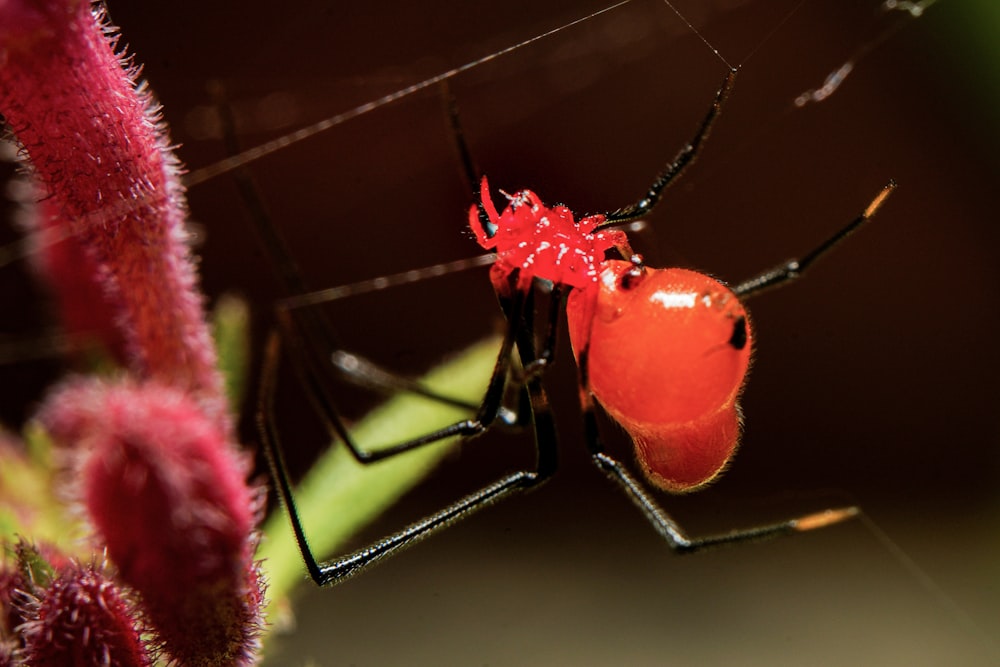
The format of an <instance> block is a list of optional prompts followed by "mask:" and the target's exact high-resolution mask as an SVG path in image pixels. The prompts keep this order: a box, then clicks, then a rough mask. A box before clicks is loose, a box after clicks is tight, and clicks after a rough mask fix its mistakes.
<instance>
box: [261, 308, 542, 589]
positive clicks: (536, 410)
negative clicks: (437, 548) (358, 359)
mask: <svg viewBox="0 0 1000 667" xmlns="http://www.w3.org/2000/svg"><path fill="white" fill-rule="evenodd" d="M501 304H502V305H503V307H504V312H505V313H506V314H507V316H508V319H509V320H510V322H511V326H510V330H511V331H513V332H514V333H513V334H509V335H508V337H509V338H511V339H512V340H513V341H514V342H516V344H517V348H518V354H519V355H520V359H521V363H522V365H523V366H525V367H529V366H530V365H531V363H532V362H533V361H534V360H535V358H536V354H535V349H534V340H533V337H534V332H533V331H532V330H531V329H530V328H526V327H523V326H520V325H522V324H524V323H527V324H530V320H531V316H530V308H531V299H530V298H525V297H523V296H522V297H520V298H510V299H504V298H502V299H501ZM507 351H508V355H507V356H508V357H509V356H510V355H509V352H510V351H511V347H510V345H508V346H507ZM279 356H280V352H279V338H278V337H277V336H272V338H271V342H270V344H269V346H268V357H267V359H266V361H265V370H264V378H263V380H262V387H261V405H260V410H259V412H258V420H259V427H260V431H261V435H262V439H263V444H264V451H265V454H266V457H267V461H268V464H269V466H270V468H271V472H272V476H273V477H274V479H275V480H276V483H277V486H278V493H279V495H280V497H281V500H282V503H283V504H284V505H285V508H286V510H287V512H288V516H289V519H290V521H291V524H292V530H293V532H294V533H295V539H296V541H297V542H298V545H299V549H300V551H301V552H302V557H303V560H304V561H305V563H306V568H307V569H308V571H309V575H310V576H311V577H312V579H313V580H314V581H315V582H316V583H317V584H318V585H321V586H324V585H333V584H336V583H339V582H341V581H344V580H346V579H349V578H351V577H353V576H355V575H356V574H358V573H360V572H362V571H363V570H365V569H367V568H369V567H371V566H372V565H374V564H376V563H377V562H378V561H380V560H381V559H383V558H385V557H387V556H390V555H392V554H393V553H395V552H396V551H398V550H399V549H402V548H404V547H407V546H410V545H412V544H415V543H416V542H418V541H419V540H422V539H424V538H425V537H428V536H430V535H432V534H434V533H436V532H437V531H439V530H441V529H443V528H445V527H446V526H448V525H450V524H452V523H454V522H456V521H459V520H461V519H463V518H465V517H466V516H469V515H470V514H472V513H474V512H476V511H478V510H480V509H483V508H484V507H487V506H489V505H491V504H493V503H495V502H498V501H500V500H502V499H504V498H506V497H508V496H510V495H512V494H513V493H515V492H519V491H523V490H526V489H529V488H532V487H534V486H536V485H537V484H539V483H541V482H542V481H544V480H546V479H547V478H548V477H550V476H551V475H552V474H553V473H554V472H555V469H556V466H557V443H556V431H555V424H554V422H553V419H552V416H551V413H550V409H549V403H548V398H547V397H546V395H545V392H544V389H543V388H542V384H541V379H540V377H538V375H537V374H536V375H534V376H532V377H529V378H528V379H527V382H526V384H525V386H524V388H523V390H524V391H525V392H526V393H527V395H528V400H529V405H530V410H529V412H530V415H531V420H532V423H533V425H534V430H535V442H536V451H537V457H536V463H535V467H534V469H532V470H521V471H518V472H515V473H511V474H508V475H505V476H504V477H501V478H500V479H498V480H497V481H495V482H493V483H492V484H489V485H487V486H484V487H482V488H481V489H479V490H478V491H475V492H473V493H471V494H469V495H467V496H465V497H464V498H461V499H460V500H458V501H456V502H454V503H452V504H451V505H449V506H447V507H445V508H444V509H442V510H440V511H438V512H435V513H434V514H432V515H430V516H428V517H426V518H424V519H422V520H420V521H417V522H415V523H413V524H411V525H409V526H407V527H406V528H404V529H402V530H400V531H398V532H396V533H394V534H392V535H389V536H388V537H385V538H383V539H381V540H378V541H376V542H374V543H373V544H371V545H369V546H367V547H364V548H362V549H359V550H357V551H355V552H353V553H351V554H347V555H345V556H341V557H338V558H334V559H333V560H330V561H327V562H319V561H318V560H317V559H316V556H315V554H313V552H312V550H311V549H310V547H309V543H308V540H307V539H306V535H305V530H304V529H303V526H302V522H301V519H300V518H299V514H298V511H297V509H296V507H295V501H294V498H293V494H292V486H291V482H290V478H289V475H288V470H287V467H286V465H285V462H284V458H283V456H282V453H281V452H282V448H281V446H280V436H279V433H278V429H277V427H276V424H275V418H274V409H273V402H274V395H275V391H276V380H277V366H278V358H279ZM498 365H499V362H498ZM438 439H440V438H438ZM426 441H429V440H425V439H423V438H421V439H418V440H417V441H414V442H416V443H417V444H418V445H419V444H424V442H426ZM404 444H405V443H404ZM410 448H412V447H410ZM397 449H398V448H397ZM394 453H398V451H396V452H394Z"/></svg>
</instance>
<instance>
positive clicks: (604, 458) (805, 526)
mask: <svg viewBox="0 0 1000 667" xmlns="http://www.w3.org/2000/svg"><path fill="white" fill-rule="evenodd" d="M580 395H581V402H582V405H583V419H584V432H585V437H586V440H587V447H588V448H589V450H590V456H591V459H592V460H593V462H594V464H595V465H596V466H597V467H598V468H599V469H600V470H601V471H602V472H603V473H604V474H605V475H607V476H608V477H609V478H610V479H611V480H612V481H614V482H615V483H616V484H618V486H619V487H620V488H621V489H622V491H624V492H625V495H626V496H628V498H629V500H631V501H632V503H633V504H634V505H635V506H636V507H638V508H639V510H641V511H642V513H643V515H644V516H645V517H646V519H647V520H648V521H649V523H650V524H652V526H653V528H654V530H656V532H657V533H658V534H659V535H660V536H661V537H663V539H664V540H666V542H667V545H668V546H669V547H670V548H671V549H673V550H674V551H677V552H680V553H691V552H694V551H699V550H702V549H706V548H709V547H716V546H722V545H727V544H738V543H740V542H749V541H755V540H763V539H769V538H772V537H779V536H781V535H790V534H793V533H798V532H803V531H806V530H814V529H816V528H822V527H824V526H829V525H831V524H834V523H839V522H841V521H844V520H846V519H849V518H851V517H853V516H855V515H856V514H857V513H858V511H859V510H858V509H857V508H856V507H843V508H838V509H830V510H823V511H821V512H814V513H811V514H806V515H803V516H799V517H796V518H793V519H787V520H785V521H780V522H777V523H771V524H766V525H763V526H754V527H752V528H743V529H738V530H733V531H731V532H728V533H720V534H716V535H707V536H703V537H691V536H689V535H688V534H687V532H686V531H685V530H684V529H683V528H681V526H680V525H679V524H678V523H677V522H676V521H674V520H673V519H672V518H671V517H670V515H669V514H667V513H666V512H665V511H664V510H663V508H661V507H660V505H659V504H658V503H657V502H656V500H655V499H654V497H653V494H652V493H651V492H650V491H649V490H648V489H647V488H646V487H645V486H644V485H643V484H642V483H641V482H640V481H639V480H638V479H636V478H635V476H633V475H632V473H631V472H629V470H628V469H627V468H626V467H625V465H624V464H623V463H622V462H621V461H619V460H618V459H616V458H614V457H612V456H611V455H610V454H608V453H607V452H606V451H605V450H604V445H603V443H602V442H601V439H600V435H599V432H598V427H597V417H596V414H595V412H594V402H593V397H592V396H591V394H590V392H589V391H587V390H581V392H580Z"/></svg>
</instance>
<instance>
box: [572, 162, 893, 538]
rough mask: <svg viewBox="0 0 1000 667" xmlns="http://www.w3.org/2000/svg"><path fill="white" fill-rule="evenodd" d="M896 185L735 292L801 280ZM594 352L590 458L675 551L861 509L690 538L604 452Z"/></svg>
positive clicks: (587, 410) (788, 530) (587, 402)
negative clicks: (830, 232)
mask: <svg viewBox="0 0 1000 667" xmlns="http://www.w3.org/2000/svg"><path fill="white" fill-rule="evenodd" d="M895 187H896V183H895V182H893V181H890V182H889V183H888V184H887V185H886V186H885V187H884V188H883V189H882V190H881V192H879V194H878V195H876V196H875V198H874V199H872V201H871V202H870V203H869V204H868V206H867V207H865V209H864V211H862V212H861V213H860V214H859V215H858V216H857V217H856V218H855V219H854V220H852V221H851V222H850V223H848V224H847V225H845V226H844V227H842V228H841V229H839V230H838V231H837V232H836V233H834V234H833V235H832V236H830V237H829V238H828V239H826V240H825V241H823V242H822V243H820V244H819V245H818V246H816V247H815V248H814V249H813V250H811V251H809V252H808V253H806V254H805V255H804V256H803V257H802V258H801V259H798V260H791V261H788V262H786V263H784V264H781V265H779V266H777V267H775V268H773V269H770V270H767V271H764V272H762V273H761V274H759V275H758V276H756V277H754V278H751V279H749V280H746V281H744V282H742V283H740V284H739V285H737V286H736V287H735V288H734V290H733V291H734V292H735V293H736V294H737V295H739V296H740V297H742V298H746V297H749V296H752V295H754V294H758V293H760V292H761V291H762V290H764V289H767V288H770V287H779V286H781V285H786V284H788V283H789V282H790V281H792V280H794V279H796V278H799V277H801V276H802V274H803V273H804V272H805V270H806V269H807V268H809V267H810V266H812V264H813V263H814V262H815V261H816V260H817V259H819V258H820V257H822V256H824V255H825V254H826V253H828V252H829V251H830V250H832V249H833V248H834V247H835V246H836V245H837V244H839V243H840V242H841V241H843V240H844V239H845V238H847V237H848V236H849V235H851V234H852V233H853V232H855V231H857V230H858V229H859V228H860V227H861V226H862V225H864V224H865V223H866V222H868V221H869V220H871V218H872V216H874V215H875V213H876V212H877V211H878V209H879V208H880V207H881V206H882V204H883V203H884V202H885V200H886V198H887V197H888V196H889V195H890V194H891V193H892V191H893V190H894V189H895ZM588 351H589V349H584V350H583V351H582V352H581V354H580V360H579V366H580V368H581V391H580V400H581V405H582V408H583V418H584V427H585V437H586V440H587V446H588V448H589V449H590V454H591V458H592V459H593V461H594V464H595V465H596V466H597V467H598V468H599V469H600V470H601V471H603V472H604V473H605V474H606V475H607V476H608V477H610V478H611V479H612V480H613V481H614V482H616V483H617V484H618V486H619V487H621V489H622V490H623V491H624V492H625V494H626V495H627V496H628V497H629V499H630V500H631V501H632V502H633V503H634V504H635V505H636V506H637V507H638V508H639V509H640V510H641V511H642V513H643V514H644V515H645V517H646V519H647V520H648V521H649V522H650V523H651V524H652V525H653V528H654V529H655V530H656V532H657V533H659V534H660V535H661V536H662V537H663V538H664V539H665V540H666V541H667V544H668V545H669V546H670V548H671V549H673V550H675V551H678V552H683V553H689V552H692V551H698V550H701V549H705V548H708V547H715V546H722V545H726V544H736V543H740V542H747V541H752V540H761V539H767V538H772V537H778V536H781V535H789V534H793V533H798V532H803V531H806V530H814V529H816V528H823V527H825V526H829V525H831V524H834V523H839V522H840V521H844V520H846V519H849V518H851V517H853V516H856V515H857V514H858V513H859V512H860V510H859V509H858V508H857V507H840V508H835V509H828V510H824V511H821V512H815V513H811V514H806V515H803V516H799V517H795V518H792V519H787V520H785V521H780V522H777V523H771V524H766V525H764V526H755V527H751V528H745V529H739V530H734V531H731V532H728V533H722V534H717V535H709V536H705V537H698V538H692V537H690V536H689V535H688V534H687V533H686V532H685V531H684V530H683V529H682V528H681V527H680V525H678V523H677V522H676V521H674V520H673V519H672V518H670V516H669V515H668V514H667V513H666V512H664V511H663V509H662V508H661V507H660V506H659V505H658V504H657V502H656V501H655V499H654V498H653V496H652V494H651V493H650V492H649V490H647V489H646V487H645V486H644V485H643V484H642V483H640V482H639V480H637V479H636V478H635V477H634V476H633V475H632V474H631V473H630V472H629V471H628V469H627V468H626V467H625V466H624V465H623V464H622V463H621V462H620V461H618V460H617V459H615V458H613V457H612V456H610V455H609V454H607V453H606V452H605V451H604V446H603V444H602V443H601V440H600V434H599V431H598V427H597V417H596V414H595V411H594V399H593V396H592V394H591V393H590V391H589V390H588V389H587V386H586V376H585V370H584V369H586V367H587V354H588Z"/></svg>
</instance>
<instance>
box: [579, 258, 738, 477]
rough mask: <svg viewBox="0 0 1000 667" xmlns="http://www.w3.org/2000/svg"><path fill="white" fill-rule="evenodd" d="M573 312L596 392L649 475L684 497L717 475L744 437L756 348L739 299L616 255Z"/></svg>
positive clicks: (698, 279)
mask: <svg viewBox="0 0 1000 667" xmlns="http://www.w3.org/2000/svg"><path fill="white" fill-rule="evenodd" d="M567 315H568V318H569V330H570V338H571V340H572V342H573V349H574V351H575V353H576V355H577V358H578V359H579V358H580V356H581V354H586V360H585V361H584V362H583V363H585V364H586V377H587V382H588V389H589V390H590V391H591V392H592V393H593V395H594V396H595V397H596V398H597V400H598V402H600V404H601V405H602V406H603V407H604V409H605V410H606V411H607V412H608V414H609V415H610V416H611V417H613V418H614V419H615V420H616V421H617V422H618V423H620V424H621V425H622V427H624V428H625V430H626V431H628V433H629V435H630V436H632V439H633V441H634V442H635V447H636V455H637V457H638V459H639V463H640V465H642V467H643V470H644V471H645V472H646V474H647V476H648V477H649V479H650V481H651V482H653V483H654V484H656V485H657V486H659V487H661V488H663V489H666V490H668V491H672V492H675V493H677V492H686V491H692V490H695V489H697V488H699V487H700V486H703V485H704V484H706V483H708V482H710V481H711V480H712V479H713V478H714V477H716V476H717V475H718V474H719V473H720V472H721V471H722V469H723V468H724V467H725V465H726V463H727V461H728V460H729V459H730V458H731V457H732V455H733V453H734V452H735V450H736V447H737V445H738V443H739V435H740V416H739V406H738V403H737V400H738V398H739V394H740V391H741V389H742V387H743V383H744V380H745V378H746V374H747V369H748V368H749V365H750V354H751V347H752V345H751V342H752V341H751V332H750V327H749V321H748V318H747V314H746V310H745V309H744V308H743V305H742V304H741V303H740V301H739V299H738V298H737V297H736V295H735V294H733V292H732V291H731V290H729V289H728V288H727V287H726V286H725V285H723V284H722V283H720V282H718V281H717V280H715V279H713V278H710V277H709V276H706V275H704V274H700V273H697V272H694V271H688V270H685V269H650V268H647V267H644V266H641V265H639V266H637V265H636V264H635V263H631V262H624V261H608V262H606V263H605V265H604V268H603V271H602V272H601V274H600V277H599V281H598V286H597V287H596V288H595V289H593V290H577V291H574V292H573V293H571V295H570V298H569V302H568V304H567Z"/></svg>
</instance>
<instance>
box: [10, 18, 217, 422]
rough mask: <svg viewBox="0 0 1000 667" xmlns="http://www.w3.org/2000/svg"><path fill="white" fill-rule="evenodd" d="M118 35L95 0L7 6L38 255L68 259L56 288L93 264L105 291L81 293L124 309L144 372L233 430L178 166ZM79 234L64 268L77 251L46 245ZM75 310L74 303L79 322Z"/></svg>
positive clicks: (72, 316) (123, 320)
mask: <svg viewBox="0 0 1000 667" xmlns="http://www.w3.org/2000/svg"><path fill="white" fill-rule="evenodd" d="M115 41H116V39H115V37H114V36H113V35H112V33H111V31H110V30H109V29H108V27H107V26H106V25H104V23H103V16H102V15H101V12H100V10H95V12H92V10H91V3H90V2H83V1H81V0H6V1H5V2H0V114H2V115H3V116H4V118H5V119H6V121H7V124H8V125H9V127H10V128H11V130H12V131H13V133H14V135H15V136H16V138H17V140H18V141H19V142H20V144H21V146H22V147H23V149H24V152H25V153H26V155H27V157H28V159H29V160H30V163H31V164H30V168H31V174H32V176H33V177H34V178H35V180H36V181H37V183H38V186H39V188H40V189H41V198H43V199H45V205H44V206H41V207H39V209H38V211H37V213H38V215H36V216H35V224H36V226H37V227H38V230H39V231H38V233H39V235H40V236H39V241H38V244H37V246H38V251H39V252H43V253H46V254H48V256H47V257H46V258H45V259H44V261H43V262H42V264H43V265H48V266H49V267H53V265H55V264H59V265H60V266H59V267H53V268H52V270H50V271H49V275H50V276H51V277H52V281H53V283H54V286H55V288H56V289H57V290H58V289H60V286H62V288H64V289H69V287H68V285H72V284H73V283H75V282H78V281H79V280H80V278H78V277H77V276H78V275H79V269H81V268H82V269H84V270H86V271H89V272H90V275H89V276H86V277H85V279H87V280H90V281H92V282H93V283H94V285H95V286H96V289H90V288H87V289H85V290H83V293H84V294H85V295H88V296H85V297H84V298H87V299H92V298H95V296H94V295H100V297H101V298H103V300H104V304H100V305H94V306H93V307H94V308H96V309H102V308H103V309H107V310H108V311H109V312H111V313H113V314H114V317H113V318H112V320H113V321H114V323H115V326H116V327H117V328H118V329H119V332H120V338H121V339H122V340H124V347H125V356H126V357H127V358H128V360H129V366H130V368H131V369H132V370H133V371H134V372H135V373H136V374H138V375H141V376H143V377H150V378H156V379H157V380H159V381H161V382H165V383H168V384H171V385H173V386H176V387H179V388H181V389H184V390H186V391H188V392H190V393H191V394H192V395H194V396H196V397H198V399H199V400H200V401H201V402H202V403H203V404H204V406H205V409H206V410H207V411H208V412H209V414H210V416H211V417H212V418H213V419H216V420H217V421H218V423H219V424H221V425H223V426H224V428H227V429H228V428H229V418H228V416H227V413H226V406H225V399H224V395H223V386H222V380H221V377H220V375H219V373H218V371H217V370H216V355H215V350H214V347H213V345H212V341H211V337H210V335H209V331H208V327H207V325H206V324H205V321H204V318H203V313H202V298H201V296H200V294H199V293H198V292H197V290H196V287H195V284H196V278H195V271H194V264H193V262H192V260H191V257H190V254H189V250H188V246H187V233H186V231H185V229H184V220H185V216H186V207H185V203H184V198H183V188H182V186H181V185H180V182H179V180H178V178H177V173H178V164H177V161H176V158H175V157H174V156H173V154H172V153H171V151H170V150H169V148H168V140H167V138H166V134H165V131H164V129H163V127H162V125H161V124H160V121H159V116H158V108H157V107H156V105H155V104H153V103H152V102H151V99H150V96H149V93H148V92H146V91H145V90H144V88H143V86H142V84H139V85H137V84H136V81H135V77H136V69H135V68H134V67H131V66H130V65H129V63H128V61H127V60H126V59H123V58H121V57H120V56H119V55H117V54H116V53H115V51H114V44H115ZM69 237H71V238H72V239H73V241H74V242H75V243H76V244H78V245H79V247H80V248H81V249H82V251H83V253H85V254H86V256H87V258H88V261H87V262H79V263H77V264H76V266H72V267H66V266H62V264H63V263H65V262H72V261H73V260H72V254H71V253H70V254H69V255H67V254H66V253H65V252H62V251H61V250H59V249H58V248H57V246H53V245H51V244H50V241H51V240H52V239H64V238H69ZM48 249H51V252H49V250H48ZM67 276H69V278H68V279H67ZM62 301H63V303H64V304H67V303H69V302H70V301H71V300H70V299H63V300H62ZM79 313H80V310H79V307H78V306H77V307H76V309H75V310H74V311H70V312H68V320H69V322H70V325H71V326H77V325H78V324H79V322H78V319H79V318H78V315H79ZM105 344H106V345H107V346H108V347H109V348H110V349H112V350H113V351H114V350H115V349H116V348H117V347H119V344H118V341H117V340H106V341H105Z"/></svg>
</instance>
